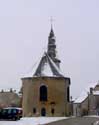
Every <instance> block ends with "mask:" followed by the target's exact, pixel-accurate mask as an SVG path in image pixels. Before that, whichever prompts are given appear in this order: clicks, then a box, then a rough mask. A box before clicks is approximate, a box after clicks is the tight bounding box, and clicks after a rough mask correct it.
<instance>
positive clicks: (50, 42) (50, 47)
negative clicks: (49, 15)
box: [47, 25, 61, 68]
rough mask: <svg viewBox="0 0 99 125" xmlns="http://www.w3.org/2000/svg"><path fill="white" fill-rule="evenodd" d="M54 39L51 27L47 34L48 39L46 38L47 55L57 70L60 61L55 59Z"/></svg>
mask: <svg viewBox="0 0 99 125" xmlns="http://www.w3.org/2000/svg"><path fill="white" fill-rule="evenodd" d="M55 42H56V39H55V35H54V32H53V27H52V25H51V31H50V33H49V37H48V50H47V53H48V55H49V57H50V58H51V59H52V60H53V61H54V63H55V64H56V65H57V66H58V68H59V67H60V62H61V61H60V60H59V59H58V58H57V57H56V54H57V53H56V44H55Z"/></svg>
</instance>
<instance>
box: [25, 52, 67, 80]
mask: <svg viewBox="0 0 99 125" xmlns="http://www.w3.org/2000/svg"><path fill="white" fill-rule="evenodd" d="M44 76H45V77H65V76H64V75H63V73H62V72H61V71H60V69H59V68H58V67H57V65H56V64H55V63H54V62H53V60H52V59H51V58H50V57H49V55H48V54H47V53H44V55H43V56H42V58H41V59H40V60H39V61H38V63H37V64H36V65H35V66H34V67H33V69H32V71H31V72H29V73H28V74H26V75H24V76H23V78H31V77H44Z"/></svg>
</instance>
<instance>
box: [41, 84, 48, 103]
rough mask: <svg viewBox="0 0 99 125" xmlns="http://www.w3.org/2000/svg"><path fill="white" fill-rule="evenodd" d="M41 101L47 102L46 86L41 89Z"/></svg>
mask: <svg viewBox="0 0 99 125" xmlns="http://www.w3.org/2000/svg"><path fill="white" fill-rule="evenodd" d="M40 101H47V87H46V86H45V85H42V86H41V87H40Z"/></svg>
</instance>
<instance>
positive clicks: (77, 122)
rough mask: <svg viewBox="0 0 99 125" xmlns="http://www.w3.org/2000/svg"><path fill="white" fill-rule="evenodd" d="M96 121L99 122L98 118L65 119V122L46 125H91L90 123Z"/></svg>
mask: <svg viewBox="0 0 99 125" xmlns="http://www.w3.org/2000/svg"><path fill="white" fill-rule="evenodd" d="M97 120H99V118H95V117H78V118H70V119H65V120H61V121H57V122H53V123H49V124H46V125H93V124H92V123H94V122H95V121H97Z"/></svg>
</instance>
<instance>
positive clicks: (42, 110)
mask: <svg viewBox="0 0 99 125" xmlns="http://www.w3.org/2000/svg"><path fill="white" fill-rule="evenodd" d="M41 116H46V109H45V108H42V109H41Z"/></svg>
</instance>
